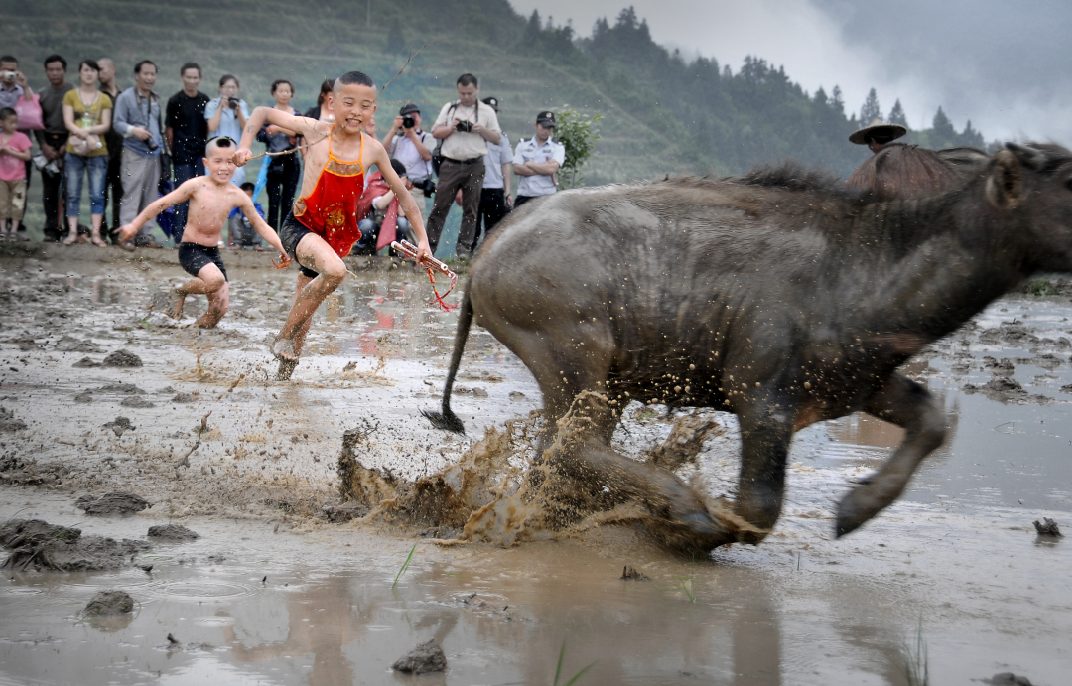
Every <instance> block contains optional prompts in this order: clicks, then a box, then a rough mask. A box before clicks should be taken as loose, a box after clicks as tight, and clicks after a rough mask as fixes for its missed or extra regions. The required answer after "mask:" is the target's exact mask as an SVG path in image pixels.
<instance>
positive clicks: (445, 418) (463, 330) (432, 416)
mask: <svg viewBox="0 0 1072 686" xmlns="http://www.w3.org/2000/svg"><path fill="white" fill-rule="evenodd" d="M469 285H471V284H469ZM469 290H470V289H469V287H468V286H466V289H465V295H464V297H462V308H461V311H460V312H459V316H458V332H457V333H456V334H455V335H454V356H453V357H451V360H450V371H449V372H447V383H446V385H444V386H443V411H442V412H426V411H425V410H421V414H423V415H424V416H425V417H427V418H428V421H430V422H431V423H432V426H434V427H435V428H437V429H443V430H444V431H453V432H454V433H459V434H463V433H465V424H462V420H460V419H458V415H456V414H454V410H452V409H450V394H451V391H453V390H454V379H455V377H457V376H458V367H459V366H461V363H462V353H464V352H465V342H466V341H467V340H469V329H470V328H471V327H472V325H473V301H472V300H471V299H470V297H469Z"/></svg>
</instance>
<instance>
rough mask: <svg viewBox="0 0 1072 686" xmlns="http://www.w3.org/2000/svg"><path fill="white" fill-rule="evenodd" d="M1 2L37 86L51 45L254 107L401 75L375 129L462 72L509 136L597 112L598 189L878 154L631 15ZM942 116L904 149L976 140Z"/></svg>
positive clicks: (851, 124)
mask: <svg viewBox="0 0 1072 686" xmlns="http://www.w3.org/2000/svg"><path fill="white" fill-rule="evenodd" d="M0 7H2V8H3V14H4V16H5V17H7V18H8V19H7V21H6V24H7V27H8V31H7V38H8V40H6V41H5V42H6V43H7V46H8V47H6V48H5V51H10V52H12V53H13V54H15V55H16V56H17V57H19V59H20V61H21V63H22V66H23V71H25V72H26V73H27V75H28V76H29V78H30V80H31V85H34V86H41V85H44V83H45V79H44V73H43V68H42V67H41V66H40V65H41V61H42V60H43V58H44V57H45V56H46V55H49V54H52V53H56V52H58V53H60V54H62V55H63V56H64V57H66V59H67V60H68V62H69V63H70V64H71V69H70V70H69V72H68V76H69V80H72V81H73V80H74V79H75V74H74V65H76V64H77V63H78V60H80V59H86V58H89V59H96V58H99V57H103V56H109V57H112V58H113V59H114V60H115V61H116V63H117V65H118V67H119V72H120V76H119V81H120V85H121V86H122V87H126V86H129V85H131V84H132V81H133V74H132V67H133V64H134V63H135V62H136V61H138V60H141V59H151V60H153V61H154V62H156V63H157V64H158V65H159V68H160V79H159V82H158V86H157V89H156V90H157V92H159V93H160V94H161V95H163V96H164V97H167V96H169V95H171V93H173V92H175V91H177V90H179V88H180V84H179V73H178V72H179V67H180V65H181V64H182V63H184V62H187V61H195V62H199V63H200V64H201V66H202V67H203V69H204V72H205V78H204V81H203V82H202V91H204V92H205V93H208V94H209V95H210V96H213V95H215V94H216V80H217V79H218V78H219V76H220V75H222V74H224V73H231V74H235V75H236V76H237V77H238V78H239V80H240V83H241V86H242V90H241V94H240V95H241V97H243V98H245V99H246V100H247V101H248V102H249V103H250V104H251V105H259V104H270V103H271V102H272V101H271V98H270V96H269V84H270V83H271V81H272V80H274V79H276V78H287V79H290V80H292V81H293V82H294V83H295V85H296V88H297V93H296V97H295V105H296V106H298V107H299V109H305V108H307V107H309V106H311V105H313V104H315V98H316V94H317V92H318V89H319V84H320V82H321V81H322V80H323V79H324V78H325V77H333V76H335V75H337V74H338V73H340V72H342V71H345V70H349V69H361V70H363V71H366V72H368V73H369V74H370V75H371V76H372V77H373V78H374V79H375V80H376V82H377V83H381V84H383V83H387V82H388V81H390V80H391V79H392V78H394V80H393V81H392V82H391V83H390V85H389V86H388V87H387V89H386V90H385V91H384V92H383V94H382V96H381V99H380V109H379V111H378V113H377V115H376V120H377V124H378V125H379V127H380V131H381V132H382V131H383V130H384V128H385V127H387V126H388V125H389V123H390V121H391V119H392V118H393V116H394V114H395V113H396V112H397V110H398V107H399V106H400V105H401V104H403V103H405V102H408V101H414V102H417V103H418V104H419V105H420V106H421V107H422V109H423V112H424V115H425V118H426V120H431V119H432V118H433V117H434V116H435V114H436V113H437V112H438V110H439V108H440V107H441V106H442V104H443V103H445V102H446V101H448V100H451V99H453V97H455V96H454V82H455V79H456V78H457V76H458V75H459V74H461V73H463V72H466V71H471V72H473V73H475V74H477V75H478V76H479V77H480V79H481V94H482V95H483V96H487V95H495V96H496V97H498V98H499V100H500V103H501V112H500V121H501V122H502V123H503V125H504V128H505V130H506V131H507V133H508V134H509V135H510V137H511V141H513V142H516V141H517V140H518V139H519V138H520V137H527V136H529V135H531V132H532V121H533V119H534V117H535V114H536V112H538V111H540V110H543V109H555V108H556V107H559V106H562V105H564V104H570V105H572V106H573V107H575V108H577V109H579V110H581V111H583V112H586V113H588V114H593V115H594V114H602V115H603V117H604V118H603V121H602V122H601V123H600V127H599V128H600V134H601V136H602V139H601V140H600V141H599V143H598V145H597V148H596V149H597V155H596V157H595V158H594V159H593V161H592V162H591V164H590V166H589V167H588V168H586V171H585V178H586V180H587V182H588V183H589V184H599V183H608V182H614V181H626V180H630V179H645V178H653V177H658V176H663V175H665V174H668V173H669V174H679V173H695V174H707V173H714V174H726V173H737V172H741V171H744V170H746V169H748V168H750V167H752V166H753V165H755V164H758V163H762V162H776V161H778V160H780V159H783V158H786V157H793V158H796V159H799V160H802V161H804V162H807V163H810V164H815V165H821V166H825V167H828V168H830V169H832V170H834V171H835V172H837V173H839V174H841V175H847V174H848V173H850V172H851V171H852V169H854V168H855V167H856V166H857V165H858V164H859V163H860V162H862V161H863V160H864V159H866V157H867V155H868V154H869V153H868V151H867V150H866V149H864V148H863V147H861V146H855V145H852V144H850V143H849V142H848V135H849V133H851V132H852V131H853V130H855V129H856V128H858V126H859V119H858V116H857V113H858V106H856V105H849V104H846V103H844V102H843V101H842V99H841V95H840V91H839V90H838V89H837V88H834V89H833V90H832V91H831V92H830V93H826V92H825V91H823V90H821V89H820V90H819V91H817V92H816V93H808V92H806V91H804V90H803V89H802V88H801V87H800V86H799V85H798V84H796V83H794V82H793V81H792V80H791V77H790V74H791V70H792V65H791V64H790V65H787V67H788V70H789V71H787V68H786V67H783V66H778V67H777V68H775V67H774V65H771V64H768V63H767V62H766V61H764V60H763V59H762V58H761V57H755V58H751V57H750V58H748V59H746V60H745V62H744V64H743V65H741V66H740V68H737V69H734V68H732V67H731V66H730V65H720V64H719V63H718V62H717V61H715V60H711V59H704V58H700V59H695V60H691V61H690V60H686V59H684V58H682V56H681V55H680V54H679V53H678V52H676V51H674V52H670V51H668V50H667V49H665V48H663V47H662V46H659V45H657V44H656V43H654V42H653V41H652V39H651V36H650V34H649V32H648V29H647V25H646V23H645V22H644V21H643V20H642V19H641V18H640V17H637V16H636V14H635V13H634V12H633V11H632V10H631V9H624V10H623V11H622V12H621V13H620V14H619V15H618V16H617V17H615V18H613V19H612V20H610V21H606V20H605V21H601V22H599V23H597V25H596V27H595V29H594V31H593V32H592V34H591V35H590V36H578V35H576V34H575V33H574V31H573V29H572V28H571V27H569V26H554V25H552V24H551V23H550V22H548V21H546V20H544V19H543V18H541V17H540V16H539V15H538V14H535V13H534V14H533V15H532V16H529V17H522V16H520V15H519V14H517V13H516V12H515V11H514V10H513V9H512V8H511V7H510V5H509V4H508V3H507V2H506V0H436V1H434V2H433V0H396V1H394V2H391V3H383V2H381V1H380V0H376V1H375V2H372V3H371V4H369V3H367V2H366V1H365V0H343V1H328V0H308V1H307V2H304V3H300V4H294V3H289V2H283V1H282V0H257V1H256V2H254V1H253V0H212V1H211V2H209V1H208V0H188V1H187V2H185V3H184V4H182V5H181V6H179V5H166V4H163V3H156V2H152V3H151V2H144V1H141V0H80V2H77V3H70V2H64V1H61V0H39V1H38V2H34V3H24V2H15V1H13V0H2V2H0ZM370 7H371V12H369V8H370ZM422 46H423V49H422ZM418 50H420V53H419V54H417V55H416V56H414V57H413V58H412V60H411V61H410V62H409V63H408V65H407V64H406V62H407V59H409V58H410V55H411V54H412V53H415V52H417V51H418ZM404 65H406V66H405V70H404V73H401V74H399V73H398V72H399V70H400V69H402V68H403V66H404ZM396 75H397V78H395V77H396ZM938 115H940V116H938ZM938 115H936V118H935V127H934V128H933V129H928V130H926V131H922V132H913V134H910V135H911V136H912V139H911V140H912V141H915V142H919V143H921V144H925V145H928V146H934V147H945V146H949V145H966V144H967V145H977V146H978V145H982V141H983V139H982V136H981V135H980V134H979V133H978V132H976V131H974V130H972V129H971V128H970V126H969V128H968V130H966V131H964V132H959V133H958V132H957V131H955V130H954V129H953V127H952V125H951V124H950V123H949V120H948V118H946V117H945V115H944V113H942V112H939V113H938ZM427 123H428V124H429V125H430V121H427Z"/></svg>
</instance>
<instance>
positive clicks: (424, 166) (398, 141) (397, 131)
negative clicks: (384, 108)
mask: <svg viewBox="0 0 1072 686" xmlns="http://www.w3.org/2000/svg"><path fill="white" fill-rule="evenodd" d="M383 147H384V148H386V149H387V154H388V155H390V156H391V157H393V158H394V159H396V160H398V161H399V162H401V163H402V164H403V165H404V166H405V168H406V175H407V176H408V177H409V179H410V181H411V182H412V183H413V185H414V186H415V187H417V188H420V189H421V190H423V191H424V197H426V198H430V197H432V190H433V189H434V188H435V186H434V184H433V183H432V148H434V147H435V138H434V137H433V136H432V134H431V132H428V131H422V130H421V108H420V107H417V105H416V104H415V103H412V102H411V103H409V104H408V105H405V106H404V107H402V109H401V110H399V111H398V116H397V117H395V121H394V123H393V124H392V125H391V130H390V131H388V132H387V135H386V136H384V137H383Z"/></svg>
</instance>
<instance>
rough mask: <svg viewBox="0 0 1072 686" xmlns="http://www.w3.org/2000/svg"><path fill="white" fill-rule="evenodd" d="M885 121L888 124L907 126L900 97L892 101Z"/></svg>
mask: <svg viewBox="0 0 1072 686" xmlns="http://www.w3.org/2000/svg"><path fill="white" fill-rule="evenodd" d="M886 123H888V124H900V125H901V126H903V127H905V128H906V129H907V128H908V118H907V117H905V113H904V108H903V107H901V99H900V98H898V99H897V101H896V102H894V103H893V109H892V110H890V114H889V116H888V117H886Z"/></svg>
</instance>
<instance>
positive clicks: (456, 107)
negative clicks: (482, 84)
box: [428, 74, 500, 259]
mask: <svg viewBox="0 0 1072 686" xmlns="http://www.w3.org/2000/svg"><path fill="white" fill-rule="evenodd" d="M457 85H458V99H457V100H455V101H453V102H448V103H447V104H446V105H443V109H442V110H440V111H439V117H438V118H436V123H435V127H434V128H433V129H432V135H433V136H435V137H436V138H437V139H439V140H441V141H443V143H442V148H441V153H442V155H443V162H442V164H441V165H440V167H439V188H438V189H437V191H436V199H435V204H434V205H433V207H432V214H431V216H430V217H429V218H428V242H429V243H430V244H431V247H432V252H433V253H434V252H435V249H436V246H437V245H438V244H439V236H440V234H442V232H443V224H444V223H445V222H446V220H447V213H448V212H450V206H451V204H452V203H453V202H454V196H455V195H456V194H457V193H458V190H459V189H460V190H461V192H462V228H461V232H460V233H459V234H458V244H457V248H456V249H457V253H458V257H460V258H462V259H468V258H469V256H470V255H471V254H472V251H473V237H474V236H475V235H476V219H477V209H478V208H479V206H480V188H481V186H483V184H484V155H487V154H488V143H498V142H499V140H500V139H499V133H500V130H499V120H498V118H497V117H496V116H495V110H493V109H491V108H490V107H488V106H487V105H485V104H484V103H482V102H480V100H479V99H478V98H477V95H478V93H479V90H478V88H479V84H478V83H477V79H476V77H475V76H473V75H472V74H462V75H461V76H459V77H458V84H457Z"/></svg>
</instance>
